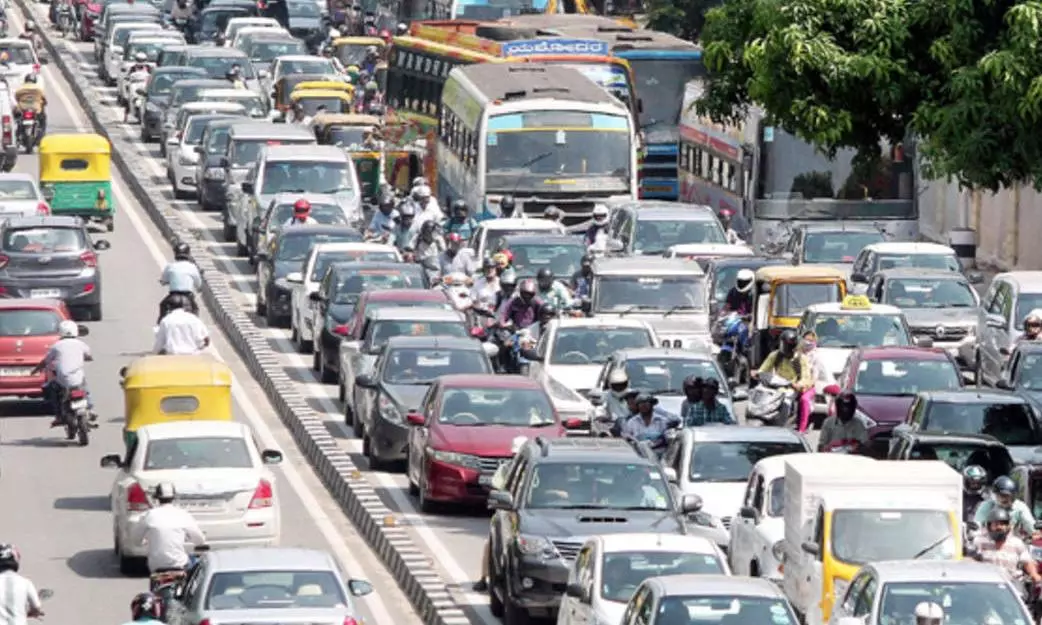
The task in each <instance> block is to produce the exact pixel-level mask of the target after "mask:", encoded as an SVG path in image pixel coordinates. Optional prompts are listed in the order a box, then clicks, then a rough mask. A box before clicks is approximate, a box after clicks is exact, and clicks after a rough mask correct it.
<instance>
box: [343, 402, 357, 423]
mask: <svg viewBox="0 0 1042 625" xmlns="http://www.w3.org/2000/svg"><path fill="white" fill-rule="evenodd" d="M354 423H355V415H354V413H353V412H352V411H351V406H348V405H347V402H346V401H345V402H344V425H354Z"/></svg>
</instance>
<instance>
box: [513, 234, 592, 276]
mask: <svg viewBox="0 0 1042 625" xmlns="http://www.w3.org/2000/svg"><path fill="white" fill-rule="evenodd" d="M509 248H510V252H511V253H512V254H513V255H514V261H513V263H512V265H513V267H514V271H516V272H517V275H518V276H520V277H523V278H528V277H532V276H534V275H535V274H536V273H537V272H538V271H539V270H540V269H549V270H550V271H552V272H553V274H554V277H555V278H557V279H558V280H563V281H565V282H567V281H569V280H571V279H572V274H574V273H575V272H576V271H578V270H579V261H580V260H582V257H583V254H585V253H586V247H585V246H584V245H581V244H579V245H571V244H564V243H551V244H542V243H523V244H517V245H511V246H509Z"/></svg>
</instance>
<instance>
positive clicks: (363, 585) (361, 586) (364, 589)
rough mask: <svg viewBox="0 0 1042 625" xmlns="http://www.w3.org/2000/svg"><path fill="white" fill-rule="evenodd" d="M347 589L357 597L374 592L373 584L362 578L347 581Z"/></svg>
mask: <svg viewBox="0 0 1042 625" xmlns="http://www.w3.org/2000/svg"><path fill="white" fill-rule="evenodd" d="M347 589H348V591H350V593H351V594H352V595H354V596H356V597H364V596H366V595H368V594H370V593H372V592H373V585H372V584H370V583H369V582H367V581H365V580H362V579H352V580H350V581H348V582H347Z"/></svg>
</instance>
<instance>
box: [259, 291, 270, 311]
mask: <svg viewBox="0 0 1042 625" xmlns="http://www.w3.org/2000/svg"><path fill="white" fill-rule="evenodd" d="M267 314H268V306H267V304H265V303H264V300H262V299H261V297H260V294H259V293H258V294H257V316H258V317H264V316H265V315H267Z"/></svg>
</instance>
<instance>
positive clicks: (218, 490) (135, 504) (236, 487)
mask: <svg viewBox="0 0 1042 625" xmlns="http://www.w3.org/2000/svg"><path fill="white" fill-rule="evenodd" d="M163 358H176V356H163ZM168 399H180V400H185V401H188V400H192V401H194V400H193V399H192V398H191V397H184V398H168ZM164 401H167V400H164ZM169 408H174V406H170V407H169ZM182 409H186V408H184V407H182ZM128 453H129V455H128V456H127V458H126V460H123V459H122V458H121V457H120V456H119V455H118V454H112V455H109V456H105V457H104V458H102V459H101V466H103V467H109V468H117V469H118V470H119V473H118V474H117V475H116V480H115V482H114V483H113V485H112V493H111V509H112V515H113V519H112V521H113V529H114V532H113V536H114V540H115V545H114V548H115V551H116V556H117V557H118V558H119V567H120V571H122V572H123V573H124V574H130V573H132V572H134V571H136V570H137V569H138V568H140V564H141V563H140V559H141V558H144V557H146V556H147V555H148V550H147V547H146V546H145V545H143V544H131V543H130V540H129V539H130V536H131V535H132V534H133V532H134V529H135V528H136V527H137V525H138V524H139V523H140V522H141V521H142V519H143V518H144V517H145V515H146V514H147V513H148V511H149V510H150V509H151V508H152V506H153V505H154V503H155V502H154V500H153V498H152V493H153V491H154V490H155V487H156V486H157V485H158V484H160V483H162V482H168V483H171V484H173V486H174V490H175V491H176V492H177V505H179V506H181V507H182V508H184V509H186V510H188V511H189V512H191V513H192V516H193V517H195V520H196V521H197V522H198V523H199V527H200V529H202V531H203V534H205V535H206V543H207V544H208V545H209V546H211V547H213V548H215V549H220V548H230V547H269V546H275V545H278V542H279V533H280V522H281V521H280V514H279V497H278V490H277V489H276V485H275V476H274V475H273V474H272V473H271V471H269V470H268V467H267V465H270V464H277V463H279V462H281V461H282V453H280V452H278V451H275V450H271V449H266V450H264V451H260V450H258V449H257V446H256V444H255V443H254V437H253V432H252V431H251V430H250V428H249V426H247V425H245V424H242V423H238V422H235V421H174V422H170V423H162V424H157V425H148V426H145V427H142V428H140V429H138V430H137V441H136V442H135V443H134V444H133V445H131V447H130V451H129V452H128Z"/></svg>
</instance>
